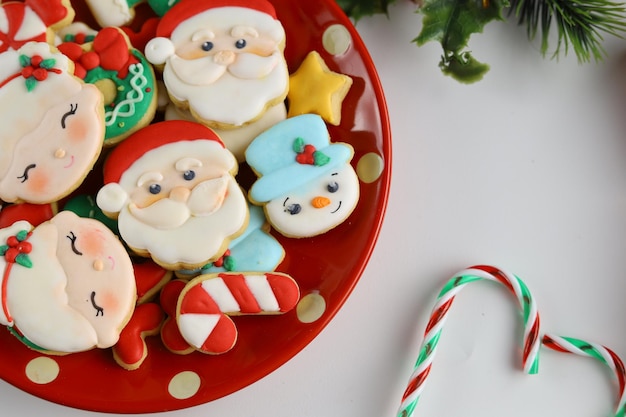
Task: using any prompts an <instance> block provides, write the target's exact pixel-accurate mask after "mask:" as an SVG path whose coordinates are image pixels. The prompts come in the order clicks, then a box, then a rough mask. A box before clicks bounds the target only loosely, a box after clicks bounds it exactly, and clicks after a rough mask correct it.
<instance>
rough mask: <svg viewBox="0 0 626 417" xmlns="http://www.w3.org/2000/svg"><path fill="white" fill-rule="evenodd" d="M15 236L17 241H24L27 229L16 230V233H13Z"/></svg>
mask: <svg viewBox="0 0 626 417" xmlns="http://www.w3.org/2000/svg"><path fill="white" fill-rule="evenodd" d="M15 237H16V238H17V240H18V241H19V242H23V241H25V240H26V238H27V237H28V230H20V231H19V232H17V235H15Z"/></svg>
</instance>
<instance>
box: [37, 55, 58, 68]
mask: <svg viewBox="0 0 626 417" xmlns="http://www.w3.org/2000/svg"><path fill="white" fill-rule="evenodd" d="M56 62H57V61H56V59H54V58H48V59H44V60H43V61H41V64H39V66H40V67H41V68H45V69H51V68H54V64H56Z"/></svg>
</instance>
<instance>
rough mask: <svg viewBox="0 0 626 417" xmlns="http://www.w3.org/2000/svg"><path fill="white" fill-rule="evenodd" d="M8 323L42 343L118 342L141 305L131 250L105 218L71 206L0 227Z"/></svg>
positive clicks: (70, 346) (2, 315) (76, 347)
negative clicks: (82, 214)
mask: <svg viewBox="0 0 626 417" xmlns="http://www.w3.org/2000/svg"><path fill="white" fill-rule="evenodd" d="M0 241H2V243H3V244H2V246H1V247H0V248H1V252H2V255H3V256H2V258H1V259H0V266H1V269H2V271H3V272H2V282H3V285H2V287H1V288H2V290H1V291H0V292H1V296H2V309H1V310H0V323H1V324H3V325H6V326H9V327H14V328H15V329H17V331H18V332H19V333H20V334H22V335H24V339H25V341H27V343H29V344H33V345H34V346H35V347H36V348H37V349H39V350H46V351H52V352H57V353H71V352H79V351H83V350H88V349H91V348H94V347H101V348H105V347H110V346H112V345H113V344H115V343H116V341H117V339H118V337H119V333H120V331H121V330H122V328H123V327H124V325H125V324H126V322H127V321H128V319H129V317H130V315H131V314H132V311H133V309H134V306H135V299H136V295H135V294H136V289H135V280H134V273H133V269H132V265H131V261H130V258H129V257H128V255H127V253H126V252H125V249H124V247H123V246H122V244H121V243H120V242H119V240H118V239H117V237H116V236H115V235H113V233H112V232H110V231H109V230H108V229H107V228H106V227H105V226H104V225H102V223H100V222H98V221H96V220H93V219H83V218H79V217H78V216H76V215H75V214H73V213H71V212H67V211H63V212H61V213H59V214H58V215H56V216H55V217H53V218H52V219H51V220H50V221H48V222H44V223H42V224H41V225H39V226H37V227H36V228H34V229H33V228H32V225H31V224H30V223H28V222H27V221H18V222H16V223H14V224H13V225H12V226H10V227H8V228H5V229H1V230H0Z"/></svg>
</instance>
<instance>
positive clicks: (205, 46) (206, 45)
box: [200, 41, 213, 52]
mask: <svg viewBox="0 0 626 417" xmlns="http://www.w3.org/2000/svg"><path fill="white" fill-rule="evenodd" d="M200 48H202V50H203V51H204V52H209V51H210V50H211V49H213V42H209V41H207V42H204V43H203V44H202V45H201V46H200Z"/></svg>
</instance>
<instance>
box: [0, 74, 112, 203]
mask: <svg viewBox="0 0 626 417" xmlns="http://www.w3.org/2000/svg"><path fill="white" fill-rule="evenodd" d="M101 103H102V95H101V93H100V92H99V91H98V89H97V88H96V87H95V86H93V85H89V84H84V85H82V88H80V89H79V91H78V92H77V93H76V94H75V95H73V96H71V97H67V98H65V99H63V100H61V101H59V102H58V103H56V104H55V105H54V106H52V107H51V108H49V109H48V110H47V111H46V112H45V114H44V115H43V119H41V121H40V123H39V124H38V125H37V126H35V127H34V129H33V130H32V131H30V132H28V133H27V134H25V135H24V136H22V137H21V138H19V140H18V141H17V143H15V147H14V148H13V149H11V150H10V152H11V153H12V156H13V157H12V158H11V160H10V163H9V165H8V168H7V170H6V172H5V173H4V176H3V177H2V178H1V179H0V197H1V198H2V199H3V200H5V201H10V202H13V201H16V200H24V201H28V202H32V203H45V202H50V201H56V200H58V199H59V198H62V197H64V196H65V195H67V194H68V193H70V192H71V191H72V190H73V189H74V188H76V187H77V186H78V185H79V184H80V183H81V181H82V179H83V178H84V177H85V176H86V175H87V173H88V172H89V171H90V169H91V167H92V166H93V164H94V163H95V160H96V159H97V157H98V155H99V154H100V150H101V148H102V139H103V137H104V125H103V121H102V113H101V108H102V104H101ZM23 111H24V112H28V109H23ZM8 123H10V122H8ZM5 158H8V155H5Z"/></svg>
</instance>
